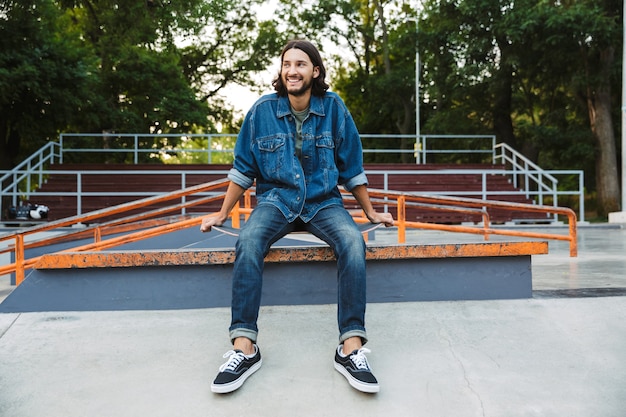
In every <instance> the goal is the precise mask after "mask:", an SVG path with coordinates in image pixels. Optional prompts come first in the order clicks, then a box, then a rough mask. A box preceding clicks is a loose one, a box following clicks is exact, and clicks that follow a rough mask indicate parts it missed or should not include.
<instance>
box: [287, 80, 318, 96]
mask: <svg viewBox="0 0 626 417" xmlns="http://www.w3.org/2000/svg"><path fill="white" fill-rule="evenodd" d="M283 84H284V85H285V88H286V90H287V94H289V95H290V96H294V97H300V96H303V95H304V94H305V93H307V92H308V91H309V90H310V89H311V86H312V85H313V80H310V79H309V80H306V79H303V80H302V85H301V86H300V87H299V88H295V87H292V88H289V82H288V81H287V78H286V77H284V78H283Z"/></svg>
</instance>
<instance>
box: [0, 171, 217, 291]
mask: <svg viewBox="0 0 626 417" xmlns="http://www.w3.org/2000/svg"><path fill="white" fill-rule="evenodd" d="M227 184H228V179H226V178H225V179H222V180H218V181H212V182H208V183H205V184H200V185H196V186H192V187H188V188H185V189H182V190H178V191H173V192H170V193H167V194H163V195H157V196H153V197H147V198H143V199H140V200H135V201H131V202H128V203H124V204H120V205H117V206H112V207H108V208H105V209H102V210H95V211H92V212H89V213H86V214H83V215H77V216H72V217H68V218H65V219H60V220H55V221H51V222H48V223H42V224H39V225H35V226H32V227H30V228H28V229H25V230H21V231H19V232H14V233H9V234H6V235H2V236H0V242H3V241H7V240H11V239H14V240H15V248H14V253H15V259H16V261H15V262H14V263H13V264H10V265H8V266H5V267H0V275H4V274H7V273H12V272H15V281H16V284H19V283H21V282H22V281H23V279H24V271H25V269H29V268H31V267H32V266H33V265H34V261H33V260H24V258H23V257H24V237H25V236H28V235H32V234H35V233H40V232H44V231H48V230H53V229H57V228H61V227H67V226H72V225H76V224H81V223H87V222H90V221H93V220H97V219H101V218H104V217H107V216H111V215H115V214H120V213H125V212H129V211H131V210H135V209H139V208H145V207H147V206H150V205H152V204H157V203H161V202H166V201H170V200H174V199H178V198H181V197H187V196H190V195H193V194H196V193H202V192H209V191H213V190H215V189H219V188H223V187H225V186H226V185H227ZM181 204H182V205H185V206H187V205H193V204H194V201H185V202H184V203H181ZM130 217H131V218H133V217H134V216H130ZM136 217H137V218H141V219H142V220H143V219H144V217H143V215H142V214H139V215H137V216H136Z"/></svg>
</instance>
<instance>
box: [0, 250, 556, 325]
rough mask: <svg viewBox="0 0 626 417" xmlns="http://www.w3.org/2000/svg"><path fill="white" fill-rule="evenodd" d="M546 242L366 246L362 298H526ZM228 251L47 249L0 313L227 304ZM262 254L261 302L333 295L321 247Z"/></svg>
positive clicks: (324, 299) (329, 259)
mask: <svg viewBox="0 0 626 417" xmlns="http://www.w3.org/2000/svg"><path fill="white" fill-rule="evenodd" d="M547 249H548V245H547V243H546V242H498V243H495V242H494V243H479V244H475V243H472V244H453V245H450V244H441V245H391V246H380V247H379V246H372V247H369V248H368V253H367V257H368V263H367V268H368V269H367V286H368V289H367V291H368V302H370V303H383V302H399V301H442V300H492V299H515V298H530V297H532V269H531V255H534V254H543V253H547ZM232 256H234V254H233V251H232V249H224V250H167V251H163V250H144V251H139V250H128V251H115V252H100V253H57V254H52V255H46V256H44V257H43V258H42V259H41V262H40V264H39V265H38V266H37V268H39V269H34V270H32V271H31V272H30V273H29V274H28V276H27V277H26V279H25V280H24V282H23V283H22V284H21V285H20V286H19V287H17V288H16V289H15V290H14V291H13V292H12V293H11V294H10V295H9V296H8V297H7V298H6V299H5V300H4V302H3V303H2V304H0V312H2V313H17V312H34V311H110V310H180V309H192V308H212V307H228V306H229V305H230V293H231V276H232V262H231V261H232ZM267 259H268V262H267V264H266V266H265V272H264V281H263V295H262V304H263V305H299V304H311V305H315V304H334V303H336V302H337V268H336V261H335V259H334V256H333V255H332V251H331V250H330V249H329V248H328V247H325V246H318V247H288V248H274V249H272V251H271V253H270V254H269V255H268V258H267ZM88 265H89V266H88Z"/></svg>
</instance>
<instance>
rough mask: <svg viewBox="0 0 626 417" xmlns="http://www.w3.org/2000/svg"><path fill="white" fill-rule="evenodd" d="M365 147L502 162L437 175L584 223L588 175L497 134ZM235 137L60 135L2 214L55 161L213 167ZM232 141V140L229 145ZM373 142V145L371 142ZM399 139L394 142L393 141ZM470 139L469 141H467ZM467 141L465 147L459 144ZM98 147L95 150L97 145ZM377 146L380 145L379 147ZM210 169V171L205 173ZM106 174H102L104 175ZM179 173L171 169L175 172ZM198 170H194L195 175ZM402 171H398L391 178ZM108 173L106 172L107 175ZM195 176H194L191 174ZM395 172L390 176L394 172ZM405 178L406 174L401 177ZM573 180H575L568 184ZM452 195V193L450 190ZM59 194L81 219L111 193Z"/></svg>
mask: <svg viewBox="0 0 626 417" xmlns="http://www.w3.org/2000/svg"><path fill="white" fill-rule="evenodd" d="M361 136H362V138H363V140H364V143H370V144H371V143H372V142H371V141H377V142H378V141H383V142H385V141H387V142H389V143H392V142H393V143H396V142H397V140H402V139H404V140H407V139H411V140H413V141H414V149H399V148H393V147H392V148H388V149H381V147H380V146H376V147H375V148H367V147H364V150H363V152H364V154H368V153H381V154H382V153H394V154H398V155H402V154H406V153H411V154H412V155H413V156H414V158H415V162H416V163H418V164H420V163H427V162H430V161H431V160H432V159H434V158H435V157H441V158H443V157H449V156H450V155H457V156H459V158H461V157H463V155H470V156H476V157H478V158H479V159H480V160H481V161H486V163H493V164H498V163H500V164H502V166H503V167H504V169H501V170H493V169H489V170H458V171H457V170H453V169H446V170H437V171H436V173H437V174H443V175H456V174H457V173H460V172H462V173H465V174H475V175H481V177H482V179H481V183H482V191H481V194H480V195H479V197H481V198H486V197H487V195H497V194H498V192H496V191H493V192H490V191H489V190H488V189H487V181H486V177H487V176H488V175H507V176H508V177H510V178H511V179H512V182H513V184H514V186H515V187H516V188H519V189H520V190H521V192H522V193H523V194H524V195H525V196H526V198H529V199H534V200H535V201H536V202H537V203H538V204H539V205H544V202H545V200H546V199H547V198H548V197H549V199H551V204H552V206H554V207H556V206H558V204H559V203H558V199H559V196H575V197H577V199H578V206H579V210H578V211H579V215H578V219H579V221H581V222H582V221H584V219H585V217H584V216H585V212H584V204H585V201H584V174H583V171H582V170H578V171H576V170H558V171H546V170H542V169H541V168H540V167H538V166H537V165H536V164H534V163H532V162H531V161H530V160H528V159H527V158H525V157H524V156H523V155H521V154H519V153H518V152H517V151H515V150H514V149H512V148H511V147H509V146H508V145H506V144H497V143H496V142H495V136H471V135H470V136H451V135H422V136H420V138H419V139H418V140H415V139H416V138H415V136H414V135H369V134H364V135H361ZM235 137H236V135H234V134H215V135H214V134H193V135H192V134H189V135H183V134H178V135H157V134H152V135H144V134H61V135H60V138H59V142H58V143H57V142H49V143H48V144H46V146H44V147H42V148H41V149H40V150H39V151H38V152H36V153H35V154H33V155H32V156H31V157H30V158H28V159H27V160H26V161H24V162H22V163H21V164H20V165H19V166H17V167H16V168H15V169H14V170H12V171H10V172H7V173H6V174H4V175H3V176H2V177H1V178H0V190H1V192H2V196H3V199H1V200H0V213H3V214H4V209H5V208H6V207H4V206H3V204H6V201H2V200H5V198H8V199H10V202H11V204H12V205H13V206H16V205H18V203H19V202H20V201H27V200H29V199H30V198H31V197H32V196H33V195H40V196H43V195H49V194H46V193H41V192H37V191H36V190H37V188H38V187H39V186H40V185H41V184H42V183H43V181H45V179H46V178H47V176H48V175H50V174H51V171H48V170H47V167H48V166H49V165H51V164H53V163H55V162H58V163H63V162H64V161H68V160H71V159H75V160H77V161H81V160H83V159H84V158H87V157H88V156H90V155H91V156H93V155H94V154H98V157H99V158H100V159H101V158H102V157H103V156H104V157H107V156H111V157H114V158H115V159H116V160H121V161H123V162H127V163H132V164H137V163H139V162H140V161H150V160H152V161H155V160H158V161H159V162H161V161H162V159H164V158H165V159H167V158H169V157H173V156H176V157H181V155H182V157H183V159H185V160H191V161H198V158H200V157H202V160H201V162H202V163H207V162H208V163H212V162H215V161H216V159H218V157H217V155H221V156H225V157H230V158H231V159H232V152H233V149H232V147H228V146H227V145H229V143H232V144H233V145H234V140H235ZM198 138H200V139H206V141H207V142H206V144H203V145H204V147H203V148H201V149H200V148H193V147H190V146H189V144H190V143H193V140H195V139H198ZM228 141H231V142H228ZM367 141H370V142H367ZM394 141H395V142H394ZM464 141H466V142H464ZM461 143H463V145H462V146H461V145H460V144H461ZM96 144H97V145H98V146H94V145H96ZM377 145H380V144H379V143H377ZM207 171H209V170H207ZM103 172H104V171H103ZM174 172H175V171H167V173H169V174H172V173H174ZM197 172H198V171H194V173H197ZM375 172H376V171H368V173H375ZM398 172H399V171H394V172H393V174H396V173H398ZM54 173H56V174H63V173H69V174H70V175H76V176H77V181H78V183H79V184H80V183H81V181H80V175H81V173H80V172H79V171H60V170H55V171H54ZM106 173H107V174H108V173H109V172H108V171H107V172H106ZM146 173H149V174H156V175H159V174H160V172H159V171H158V170H149V171H138V170H133V171H129V172H128V175H139V174H146ZM190 173H191V172H190ZM410 173H411V175H415V174H416V171H410ZM89 174H94V175H100V174H102V172H98V171H89ZM178 174H179V175H181V177H182V178H181V187H184V186H185V180H184V175H185V172H183V171H180V172H178ZM390 174H391V173H390ZM433 174H435V172H433V173H431V172H428V171H425V170H420V171H419V175H433ZM383 175H384V176H385V181H386V183H385V186H384V189H385V190H388V189H390V184H388V176H389V175H388V174H386V173H383ZM400 175H402V174H400ZM559 175H563V176H569V177H572V176H573V177H578V181H575V182H577V184H578V186H577V188H576V187H574V188H573V189H572V188H569V189H560V188H559V187H560V184H559V181H558V179H557V178H556V177H557V176H559ZM570 182H571V181H570ZM446 193H450V191H446ZM54 194H55V195H65V196H74V197H76V198H77V210H76V213H77V214H78V215H79V214H81V213H82V208H81V207H80V201H81V199H82V197H85V196H93V195H100V196H105V195H107V193H105V192H101V193H87V192H85V191H83V190H82V189H81V187H80V185H79V187H78V189H77V190H76V192H69V193H54ZM154 194H155V193H148V192H146V193H133V194H132V195H134V196H137V197H140V196H145V195H154ZM453 194H454V195H459V196H464V195H473V196H476V193H469V192H467V190H458V192H454V193H453ZM115 195H123V193H116V194H115ZM553 221H555V222H557V221H558V219H557V216H556V215H555V217H554V219H553Z"/></svg>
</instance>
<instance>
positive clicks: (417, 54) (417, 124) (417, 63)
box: [407, 3, 422, 164]
mask: <svg viewBox="0 0 626 417" xmlns="http://www.w3.org/2000/svg"><path fill="white" fill-rule="evenodd" d="M415 13H416V14H417V3H416V6H415ZM407 21H409V22H415V152H416V153H417V157H416V158H415V161H416V163H418V164H419V163H420V162H421V152H420V151H421V144H422V142H421V140H420V50H419V43H418V41H417V35H418V33H419V20H418V17H417V16H416V17H414V18H408V19H407Z"/></svg>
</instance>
